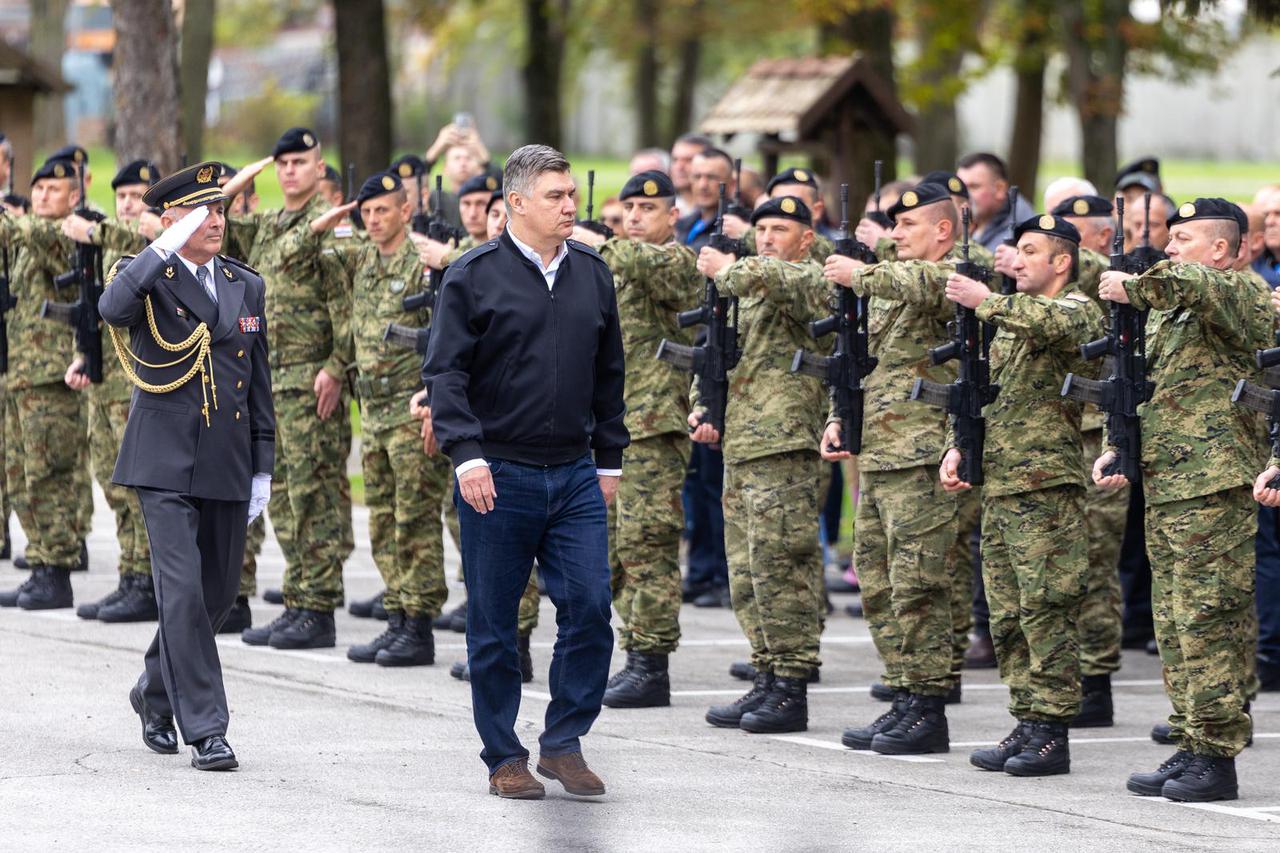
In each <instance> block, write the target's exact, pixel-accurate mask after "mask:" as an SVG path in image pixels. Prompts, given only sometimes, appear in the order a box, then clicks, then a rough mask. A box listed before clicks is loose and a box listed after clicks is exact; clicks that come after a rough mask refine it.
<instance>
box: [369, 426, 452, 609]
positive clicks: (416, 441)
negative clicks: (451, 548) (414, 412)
mask: <svg viewBox="0 0 1280 853" xmlns="http://www.w3.org/2000/svg"><path fill="white" fill-rule="evenodd" d="M361 466H362V468H363V469H364V499H365V503H366V504H367V505H368V507H369V541H370V544H371V545H372V547H373V562H374V564H375V565H376V566H377V567H378V572H379V573H381V575H382V582H383V583H385V584H386V586H387V593H386V595H385V596H384V597H383V599H382V606H383V607H385V608H386V609H387V612H388V613H399V612H403V613H405V614H406V615H407V616H424V615H425V616H431V617H434V616H436V615H437V614H438V613H439V612H440V608H441V607H443V606H444V601H445V599H446V598H447V597H448V596H449V590H448V588H447V586H446V585H445V580H444V527H443V526H442V525H441V524H440V501H441V500H442V497H441V496H442V495H444V494H446V493H447V492H449V491H451V490H452V488H453V482H452V479H451V478H452V477H453V467H452V466H451V465H450V464H449V459H448V457H446V456H444V455H442V454H436V455H435V456H427V455H426V454H425V453H423V452H422V438H421V434H420V432H419V426H418V424H417V422H412V423H405V424H400V425H399V426H395V427H391V428H390V429H384V430H379V431H378V432H368V431H366V432H365V434H364V445H363V448H362V453H361Z"/></svg>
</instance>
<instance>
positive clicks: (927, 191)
mask: <svg viewBox="0 0 1280 853" xmlns="http://www.w3.org/2000/svg"><path fill="white" fill-rule="evenodd" d="M957 180H958V179H957ZM940 201H951V193H950V191H948V190H947V188H946V187H945V186H943V185H942V184H934V183H929V182H924V183H919V184H916V185H915V186H914V187H912V188H911V189H909V190H907V191H906V192H904V193H903V194H902V196H901V197H900V198H899V199H898V200H897V201H895V202H894V203H893V207H891V208H889V209H888V210H887V211H885V212H886V213H888V214H889V218H890V219H897V218H898V214H899V213H903V212H905V211H908V210H915V209H916V208H918V207H924V206H926V205H930V204H937V203H938V202H940Z"/></svg>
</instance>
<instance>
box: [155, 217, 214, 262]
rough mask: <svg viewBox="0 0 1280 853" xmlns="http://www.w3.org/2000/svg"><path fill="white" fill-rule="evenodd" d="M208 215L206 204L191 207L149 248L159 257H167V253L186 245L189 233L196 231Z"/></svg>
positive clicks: (169, 253)
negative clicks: (157, 253) (158, 254)
mask: <svg viewBox="0 0 1280 853" xmlns="http://www.w3.org/2000/svg"><path fill="white" fill-rule="evenodd" d="M208 215H209V206H208V205H204V204H202V205H200V206H199V207H195V208H192V209H191V210H190V211H188V212H187V215H186V216H184V217H182V218H181V219H179V220H178V221H177V222H175V223H173V225H171V226H170V227H169V228H167V229H165V232H164V233H163V234H161V235H160V236H159V237H157V238H156V239H155V242H154V243H152V244H151V248H153V249H155V250H156V251H157V252H159V253H160V257H162V258H166V259H167V258H168V257H169V255H171V254H173V253H174V252H176V251H178V250H179V249H181V248H182V247H183V246H185V245H187V241H188V240H190V239H191V235H192V234H194V233H196V230H197V229H199V227H200V226H201V225H203V224H204V220H205V218H206V217H207V216H208Z"/></svg>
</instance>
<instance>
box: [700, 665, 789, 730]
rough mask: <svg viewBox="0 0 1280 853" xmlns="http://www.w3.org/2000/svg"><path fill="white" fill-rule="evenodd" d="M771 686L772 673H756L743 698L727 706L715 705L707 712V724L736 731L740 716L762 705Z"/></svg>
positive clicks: (740, 720)
mask: <svg viewBox="0 0 1280 853" xmlns="http://www.w3.org/2000/svg"><path fill="white" fill-rule="evenodd" d="M772 686H773V673H772V672H758V673H756V680H755V683H754V684H752V685H751V689H750V690H748V691H747V692H746V693H745V694H743V696H742V697H741V698H739V699H737V700H735V701H734V702H732V703H730V704H728V705H715V706H713V707H712V708H711V709H710V710H708V711H707V722H708V723H710V724H711V725H713V726H718V727H719V728H722V729H736V728H738V725H739V724H740V723H741V722H742V715H743V714H745V713H747V712H748V711H754V710H755V709H756V708H759V707H760V706H761V705H763V704H764V699H765V697H766V696H767V695H769V688H771V687H772Z"/></svg>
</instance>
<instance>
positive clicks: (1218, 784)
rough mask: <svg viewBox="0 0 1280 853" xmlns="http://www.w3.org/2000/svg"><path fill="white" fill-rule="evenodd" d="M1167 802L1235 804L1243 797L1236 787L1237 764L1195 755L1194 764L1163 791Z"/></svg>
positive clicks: (1217, 757) (1173, 779)
mask: <svg viewBox="0 0 1280 853" xmlns="http://www.w3.org/2000/svg"><path fill="white" fill-rule="evenodd" d="M1160 793H1161V794H1163V795H1164V797H1165V798H1166V799H1170V800H1175V801H1177V802H1179V803H1211V802H1213V801H1214V800H1234V799H1237V798H1238V797H1239V796H1240V792H1239V789H1238V788H1237V787H1236V760H1235V759H1234V758H1223V757H1221V756H1216V755H1193V756H1192V757H1191V761H1190V763H1188V764H1187V766H1186V767H1184V768H1183V769H1182V772H1181V773H1179V774H1178V775H1177V776H1175V777H1174V778H1172V779H1170V780H1169V781H1167V782H1165V783H1164V787H1163V788H1162V789H1161V790H1160Z"/></svg>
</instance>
